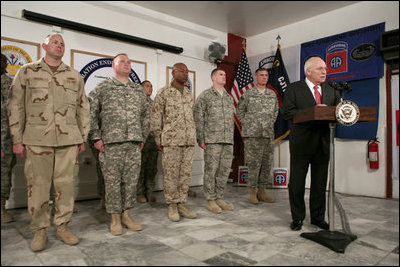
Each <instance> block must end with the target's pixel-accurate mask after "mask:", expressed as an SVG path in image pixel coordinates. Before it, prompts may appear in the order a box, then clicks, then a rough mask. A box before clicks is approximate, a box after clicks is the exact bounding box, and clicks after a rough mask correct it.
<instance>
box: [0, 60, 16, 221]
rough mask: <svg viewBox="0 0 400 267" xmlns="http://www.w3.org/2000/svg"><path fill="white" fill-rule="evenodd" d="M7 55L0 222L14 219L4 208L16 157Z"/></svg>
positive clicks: (3, 67) (3, 82)
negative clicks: (9, 119) (10, 125)
mask: <svg viewBox="0 0 400 267" xmlns="http://www.w3.org/2000/svg"><path fill="white" fill-rule="evenodd" d="M6 68H7V57H6V56H5V55H4V54H1V155H2V156H1V222H2V223H7V222H12V221H14V218H13V217H12V216H11V214H9V213H8V212H7V210H6V200H8V199H9V197H10V191H11V174H12V169H13V168H14V166H15V163H16V158H15V154H14V153H13V152H12V140H11V136H10V129H9V127H8V116H7V99H8V93H9V92H10V87H11V83H12V79H11V78H10V77H8V76H7V74H6Z"/></svg>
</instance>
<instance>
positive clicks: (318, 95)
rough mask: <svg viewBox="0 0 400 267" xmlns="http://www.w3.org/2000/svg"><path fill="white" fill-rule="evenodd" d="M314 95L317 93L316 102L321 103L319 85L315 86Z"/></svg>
mask: <svg viewBox="0 0 400 267" xmlns="http://www.w3.org/2000/svg"><path fill="white" fill-rule="evenodd" d="M314 95H315V102H316V103H317V105H318V104H321V98H322V97H321V94H320V93H319V91H318V85H316V86H314Z"/></svg>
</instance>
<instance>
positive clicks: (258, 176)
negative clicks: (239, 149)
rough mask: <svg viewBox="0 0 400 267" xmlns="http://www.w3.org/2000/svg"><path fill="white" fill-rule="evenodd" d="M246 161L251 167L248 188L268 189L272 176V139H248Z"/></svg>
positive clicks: (245, 147) (245, 148)
mask: <svg viewBox="0 0 400 267" xmlns="http://www.w3.org/2000/svg"><path fill="white" fill-rule="evenodd" d="M244 152H245V159H246V162H247V166H248V167H249V176H248V177H249V178H248V180H247V186H250V187H256V186H263V187H266V186H267V183H268V179H269V178H270V176H271V175H272V164H273V158H274V142H273V140H272V139H270V138H246V141H245V144H244Z"/></svg>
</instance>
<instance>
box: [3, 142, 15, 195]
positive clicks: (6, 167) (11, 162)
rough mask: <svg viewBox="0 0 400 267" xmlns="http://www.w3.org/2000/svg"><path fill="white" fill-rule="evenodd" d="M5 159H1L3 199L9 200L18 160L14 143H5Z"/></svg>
mask: <svg viewBox="0 0 400 267" xmlns="http://www.w3.org/2000/svg"><path fill="white" fill-rule="evenodd" d="M4 143H5V144H4V147H3V152H4V158H2V159H1V198H4V199H9V197H10V192H11V176H12V169H13V168H14V166H15V164H16V162H17V159H16V157H15V154H14V153H13V152H12V141H11V140H10V139H6V141H5V142H4Z"/></svg>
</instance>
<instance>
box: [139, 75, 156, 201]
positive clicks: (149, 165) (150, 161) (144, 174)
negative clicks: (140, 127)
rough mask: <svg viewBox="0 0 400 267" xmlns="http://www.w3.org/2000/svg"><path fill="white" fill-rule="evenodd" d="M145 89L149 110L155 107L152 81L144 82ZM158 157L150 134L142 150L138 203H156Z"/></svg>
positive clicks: (154, 142) (152, 136)
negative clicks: (155, 187)
mask: <svg viewBox="0 0 400 267" xmlns="http://www.w3.org/2000/svg"><path fill="white" fill-rule="evenodd" d="M142 86H143V89H144V90H145V93H146V96H147V102H148V103H149V109H151V106H152V105H153V100H152V99H151V98H150V96H151V94H152V93H153V85H152V84H151V82H150V81H147V80H146V81H143V82H142ZM157 157H158V150H157V145H156V141H155V140H154V135H153V134H152V133H149V135H148V136H147V139H146V142H145V143H144V146H143V150H142V165H141V168H140V176H139V181H138V185H137V201H138V202H140V203H145V202H147V201H149V202H155V201H156V198H155V196H154V195H153V190H154V186H155V184H156V180H155V179H156V174H157Z"/></svg>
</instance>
